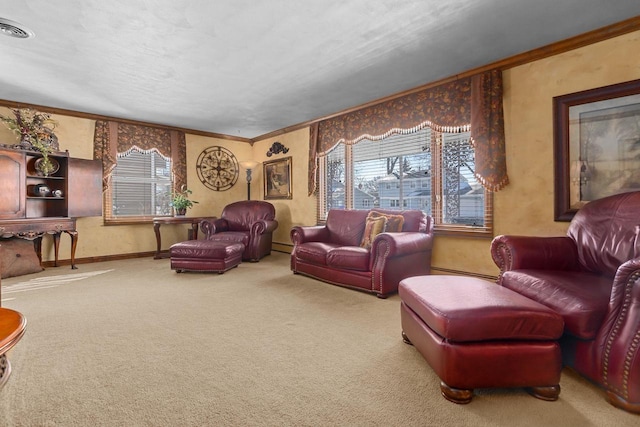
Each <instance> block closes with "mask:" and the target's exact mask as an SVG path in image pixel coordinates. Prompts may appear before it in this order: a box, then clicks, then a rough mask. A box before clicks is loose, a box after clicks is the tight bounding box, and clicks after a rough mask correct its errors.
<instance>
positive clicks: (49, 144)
mask: <svg viewBox="0 0 640 427" xmlns="http://www.w3.org/2000/svg"><path fill="white" fill-rule="evenodd" d="M11 112H13V115H14V116H15V117H6V116H3V115H0V120H2V122H3V123H4V124H5V126H7V128H9V129H10V130H11V131H13V133H15V134H16V136H18V138H20V146H21V147H22V148H25V149H28V150H35V151H39V152H40V153H41V154H42V160H41V161H39V162H38V167H37V169H38V171H39V172H40V173H42V174H43V175H45V176H47V175H49V174H51V173H53V172H55V171H56V170H57V167H56V165H55V164H54V163H53V162H52V161H51V159H50V158H49V155H50V154H51V153H53V152H54V151H55V150H57V148H58V138H57V137H56V135H55V134H54V133H53V130H54V129H55V127H56V125H57V122H56V121H55V120H52V119H51V115H50V114H47V113H41V112H39V111H35V110H31V109H29V108H12V109H11Z"/></svg>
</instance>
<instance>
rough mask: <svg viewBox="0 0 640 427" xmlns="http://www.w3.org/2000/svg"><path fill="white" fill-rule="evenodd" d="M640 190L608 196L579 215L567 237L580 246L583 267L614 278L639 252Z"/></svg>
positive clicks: (571, 225)
mask: <svg viewBox="0 0 640 427" xmlns="http://www.w3.org/2000/svg"><path fill="white" fill-rule="evenodd" d="M638 205H640V191H635V192H630V193H625V194H617V195H614V196H609V197H604V198H601V199H599V200H597V201H596V203H593V202H592V203H587V204H586V205H585V206H584V207H582V208H580V210H579V211H578V212H577V213H576V215H575V216H574V217H573V220H572V221H571V224H570V225H569V229H568V230H567V235H568V236H569V237H571V238H572V239H573V240H574V241H575V242H576V243H577V249H578V257H579V260H580V264H581V265H582V266H583V267H584V268H585V269H586V270H589V271H591V272H593V273H596V274H603V273H604V274H606V275H608V276H609V277H610V278H613V277H614V276H615V274H616V271H617V270H618V267H620V265H622V264H623V263H624V262H625V261H627V260H629V259H631V258H633V257H634V256H635V255H636V253H637V245H636V242H637V240H636V239H637V230H638V223H639V220H638V210H637V207H638Z"/></svg>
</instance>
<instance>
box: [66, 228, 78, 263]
mask: <svg viewBox="0 0 640 427" xmlns="http://www.w3.org/2000/svg"><path fill="white" fill-rule="evenodd" d="M67 234H69V236H70V237H71V268H72V269H73V270H75V269H77V268H78V267H76V246H78V232H77V231H76V230H68V231H67Z"/></svg>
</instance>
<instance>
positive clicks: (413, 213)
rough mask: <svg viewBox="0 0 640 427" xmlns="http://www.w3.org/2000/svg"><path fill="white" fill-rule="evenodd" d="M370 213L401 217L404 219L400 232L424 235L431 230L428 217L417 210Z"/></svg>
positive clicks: (382, 210) (388, 210)
mask: <svg viewBox="0 0 640 427" xmlns="http://www.w3.org/2000/svg"><path fill="white" fill-rule="evenodd" d="M371 212H378V213H383V214H386V215H402V216H403V217H404V224H403V225H402V231H420V232H422V233H426V232H428V231H429V230H430V229H431V224H430V221H431V219H430V217H427V214H425V213H424V212H422V211H419V210H417V209H407V210H393V209H375V210H374V209H372V210H371Z"/></svg>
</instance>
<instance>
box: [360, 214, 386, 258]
mask: <svg viewBox="0 0 640 427" xmlns="http://www.w3.org/2000/svg"><path fill="white" fill-rule="evenodd" d="M386 225H387V218H386V217H384V216H374V215H371V214H369V215H367V219H366V220H365V225H364V234H363V235H362V242H360V246H361V247H363V248H365V249H369V248H370V247H371V244H372V243H373V239H375V238H376V236H377V235H378V234H380V233H382V232H384V228H385V226H386Z"/></svg>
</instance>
